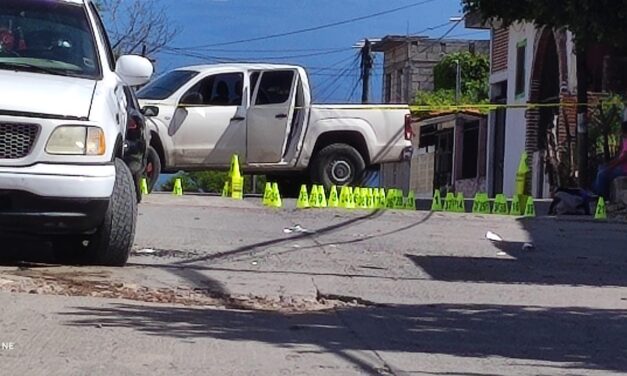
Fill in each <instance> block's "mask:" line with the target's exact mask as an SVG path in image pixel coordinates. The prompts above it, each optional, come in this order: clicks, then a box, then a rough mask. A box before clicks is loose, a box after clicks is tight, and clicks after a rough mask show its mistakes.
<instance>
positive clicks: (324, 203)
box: [318, 185, 328, 208]
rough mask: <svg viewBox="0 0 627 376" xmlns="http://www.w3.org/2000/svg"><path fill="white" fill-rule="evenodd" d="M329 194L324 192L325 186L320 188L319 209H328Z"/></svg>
mask: <svg viewBox="0 0 627 376" xmlns="http://www.w3.org/2000/svg"><path fill="white" fill-rule="evenodd" d="M327 204H328V203H327V194H326V192H325V191H324V186H322V185H319V186H318V207H320V208H326V207H327Z"/></svg>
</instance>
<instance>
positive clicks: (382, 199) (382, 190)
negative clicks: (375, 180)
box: [377, 188, 386, 209]
mask: <svg viewBox="0 0 627 376" xmlns="http://www.w3.org/2000/svg"><path fill="white" fill-rule="evenodd" d="M385 201H386V196H385V188H379V204H378V205H377V209H385Z"/></svg>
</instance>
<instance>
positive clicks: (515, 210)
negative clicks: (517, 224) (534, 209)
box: [509, 195, 523, 216]
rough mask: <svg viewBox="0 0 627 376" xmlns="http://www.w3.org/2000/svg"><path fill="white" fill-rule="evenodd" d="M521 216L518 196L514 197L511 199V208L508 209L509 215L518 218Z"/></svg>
mask: <svg viewBox="0 0 627 376" xmlns="http://www.w3.org/2000/svg"><path fill="white" fill-rule="evenodd" d="M522 214H523V211H522V208H521V207H520V196H518V195H514V197H512V207H511V208H510V211H509V215H514V216H520V215H522Z"/></svg>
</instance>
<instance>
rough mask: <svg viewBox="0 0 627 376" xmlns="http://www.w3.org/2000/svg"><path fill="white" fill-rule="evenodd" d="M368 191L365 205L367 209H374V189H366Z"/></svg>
mask: <svg viewBox="0 0 627 376" xmlns="http://www.w3.org/2000/svg"><path fill="white" fill-rule="evenodd" d="M367 190H368V196H367V205H368V209H376V208H377V207H376V204H375V201H374V199H375V195H374V189H372V188H367Z"/></svg>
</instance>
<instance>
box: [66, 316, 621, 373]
mask: <svg viewBox="0 0 627 376" xmlns="http://www.w3.org/2000/svg"><path fill="white" fill-rule="evenodd" d="M64 314H65V315H68V317H69V316H71V317H72V319H71V320H70V321H69V322H67V325H71V326H78V327H81V326H86V327H93V326H94V325H99V324H101V325H103V326H104V327H109V328H131V329H134V330H136V331H139V332H141V333H145V334H147V335H151V336H156V337H174V338H185V339H193V338H212V339H220V340H228V341H243V342H248V341H256V342H262V343H267V344H272V345H275V346H280V347H285V348H292V349H294V350H295V351H299V348H302V347H304V346H303V345H315V346H317V347H319V348H320V350H321V351H325V352H333V353H335V354H337V355H338V356H340V357H342V358H344V359H346V360H350V361H351V362H352V363H353V364H354V365H355V366H357V367H359V368H360V369H361V370H363V371H364V372H368V373H371V372H373V371H374V370H373V369H372V368H371V366H369V365H368V364H366V363H364V362H363V361H361V360H359V359H357V358H354V357H352V356H350V355H349V353H350V352H351V351H365V352H368V351H374V352H375V354H376V352H386V351H388V352H399V353H404V354H418V353H427V354H446V355H454V356H459V357H475V358H485V357H491V356H496V357H503V358H507V359H518V360H527V361H535V362H557V363H567V364H561V365H549V366H559V367H565V368H572V369H599V370H608V371H609V370H613V371H627V350H626V349H625V347H624V346H623V344H624V338H625V337H627V312H625V311H619V310H597V309H581V308H543V307H530V306H501V305H472V304H468V305H447V304H437V305H400V306H390V307H385V308H366V307H355V308H346V309H337V310H335V311H333V312H317V313H308V314H298V315H289V314H280V313H267V312H255V311H239V312H237V311H222V310H213V309H192V308H173V307H150V308H146V307H141V306H135V305H127V304H117V305H113V306H112V307H109V308H90V307H80V308H76V309H75V310H74V311H73V312H66V313H64ZM77 316H78V318H77ZM538 366H547V365H546V364H544V365H540V364H539V365H538ZM416 368H417V369H418V368H420V367H419V365H416ZM417 369H416V371H417ZM406 371H410V370H406Z"/></svg>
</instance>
